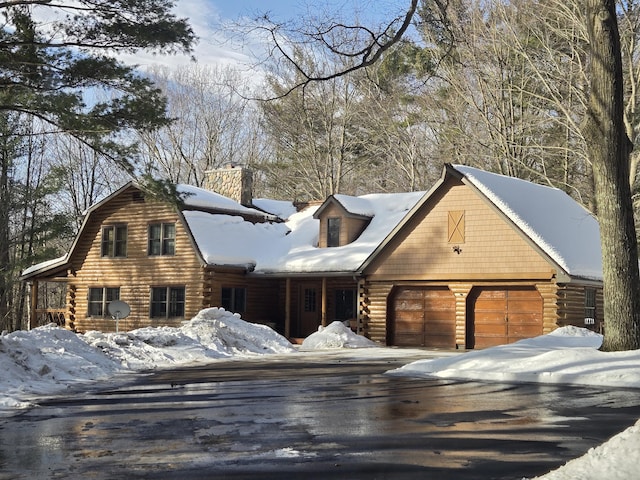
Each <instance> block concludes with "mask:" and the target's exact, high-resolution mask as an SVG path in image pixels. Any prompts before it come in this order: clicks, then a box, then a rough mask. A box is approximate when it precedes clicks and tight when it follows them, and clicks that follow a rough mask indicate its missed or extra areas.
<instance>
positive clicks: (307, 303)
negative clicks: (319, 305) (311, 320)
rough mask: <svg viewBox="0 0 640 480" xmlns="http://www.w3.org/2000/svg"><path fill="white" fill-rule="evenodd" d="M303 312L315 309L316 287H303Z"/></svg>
mask: <svg viewBox="0 0 640 480" xmlns="http://www.w3.org/2000/svg"><path fill="white" fill-rule="evenodd" d="M303 308H304V311H305V312H315V311H316V289H315V288H305V289H304V305H303Z"/></svg>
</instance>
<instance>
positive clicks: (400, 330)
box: [388, 287, 456, 348]
mask: <svg viewBox="0 0 640 480" xmlns="http://www.w3.org/2000/svg"><path fill="white" fill-rule="evenodd" d="M391 298H392V300H391V312H392V317H393V320H392V321H391V322H389V327H390V328H389V329H390V331H389V332H388V338H389V339H390V341H389V344H390V345H396V346H399V347H432V348H455V345H456V305H455V297H454V295H453V293H452V292H451V291H450V290H449V289H448V288H446V287H442V288H438V287H399V288H397V289H396V290H395V292H394V293H393V294H392V297H391Z"/></svg>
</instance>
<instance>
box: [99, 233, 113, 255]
mask: <svg viewBox="0 0 640 480" xmlns="http://www.w3.org/2000/svg"><path fill="white" fill-rule="evenodd" d="M113 230H114V228H113V227H103V229H102V252H101V254H102V256H103V257H113V246H114V231H113Z"/></svg>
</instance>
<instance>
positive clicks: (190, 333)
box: [83, 308, 295, 370]
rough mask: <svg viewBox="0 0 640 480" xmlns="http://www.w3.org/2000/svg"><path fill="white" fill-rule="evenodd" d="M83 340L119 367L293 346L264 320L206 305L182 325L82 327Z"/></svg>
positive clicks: (152, 365) (144, 367)
mask: <svg viewBox="0 0 640 480" xmlns="http://www.w3.org/2000/svg"><path fill="white" fill-rule="evenodd" d="M83 339H84V340H85V341H86V342H87V343H88V344H89V345H91V346H92V347H95V348H99V349H100V350H102V351H103V352H105V353H106V354H107V355H108V356H109V357H110V358H113V359H115V360H117V361H118V362H119V363H120V364H121V365H122V366H123V367H124V368H127V369H133V370H151V369H153V368H156V367H158V366H160V367H166V366H171V365H176V364H180V365H184V364H188V363H195V362H202V361H207V360H211V359H217V358H228V357H232V356H247V355H254V354H269V353H289V352H293V351H295V349H294V347H293V346H292V345H291V343H289V341H288V340H287V339H286V338H284V337H283V336H281V335H280V334H278V333H277V332H275V331H274V330H273V329H271V328H269V327H268V326H266V325H257V324H254V323H248V322H245V321H244V320H242V319H241V318H240V316H239V315H237V314H233V313H231V312H227V311H225V310H224V309H222V308H208V309H205V310H202V311H201V312H200V313H198V314H197V315H196V316H195V317H194V318H193V319H192V320H190V321H189V322H187V323H185V324H184V325H183V326H182V327H181V328H172V327H145V328H140V329H138V330H132V331H130V332H125V333H102V332H96V331H92V332H87V333H85V334H84V336H83Z"/></svg>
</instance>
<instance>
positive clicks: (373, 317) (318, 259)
mask: <svg viewBox="0 0 640 480" xmlns="http://www.w3.org/2000/svg"><path fill="white" fill-rule="evenodd" d="M250 183H251V175H250V173H247V170H246V169H242V168H228V169H221V170H216V171H212V172H209V182H208V188H207V189H200V188H195V187H190V186H186V185H179V186H177V190H178V191H179V192H180V193H181V195H182V197H183V202H182V203H181V204H180V207H178V206H176V205H177V204H176V205H172V204H169V203H163V202H160V201H157V200H154V199H151V198H148V197H146V196H145V195H144V192H142V191H141V189H140V188H139V187H138V186H137V185H136V184H135V183H129V184H127V185H125V186H123V187H122V188H120V189H119V190H118V191H116V192H114V193H113V194H112V195H110V196H108V197H107V198H105V199H104V200H102V201H100V202H99V203H97V204H95V205H94V206H92V207H91V208H90V209H89V210H88V211H87V214H86V216H85V220H84V223H83V225H82V227H81V229H80V231H79V233H78V235H77V237H76V239H75V241H74V243H73V245H72V247H71V249H70V250H69V252H68V253H67V254H66V255H65V256H64V257H61V258H59V259H55V260H52V261H49V262H45V263H42V264H39V265H35V266H33V267H31V268H29V269H27V270H26V271H25V272H23V275H22V279H23V280H24V281H26V282H29V284H30V286H31V293H32V294H31V325H32V326H37V325H39V324H42V323H44V322H46V321H50V320H52V319H55V320H57V321H58V322H59V323H61V324H64V326H65V327H66V328H70V329H73V330H76V331H87V330H102V331H112V330H114V329H115V328H116V322H114V319H113V318H112V317H111V316H110V315H109V314H108V305H109V302H112V301H114V300H121V301H124V302H127V304H128V305H129V306H130V314H129V315H128V316H127V317H126V318H124V319H121V320H119V326H120V329H122V330H131V329H135V328H140V327H143V326H150V325H158V326H159V325H172V326H177V325H179V324H180V323H181V322H183V321H185V320H188V319H190V318H192V317H193V316H194V315H195V314H196V313H197V312H198V311H199V310H200V309H202V308H206V307H210V306H222V307H224V308H226V309H228V310H231V311H234V312H238V313H239V314H240V315H241V316H242V318H243V319H245V320H247V321H251V322H256V323H264V324H268V325H271V326H272V327H273V328H274V329H276V330H278V331H279V332H280V333H282V334H284V335H285V336H287V337H289V338H292V339H298V338H303V337H306V336H307V335H309V334H311V333H313V332H314V331H316V330H317V328H318V326H319V325H327V324H328V323H330V322H332V321H335V320H340V321H345V322H347V321H348V322H349V323H350V324H351V326H352V328H353V329H354V330H355V331H357V332H358V333H360V334H362V335H365V336H367V337H369V338H371V339H372V340H375V341H377V342H380V343H381V344H386V345H396V346H425V347H434V348H484V347H488V346H492V345H497V344H502V343H509V342H513V341H516V340H519V339H521V338H527V337H532V336H536V335H541V334H543V333H548V332H550V331H552V330H553V329H555V328H557V327H558V326H563V325H569V324H572V325H577V326H581V327H587V328H591V329H594V330H600V331H601V329H602V265H601V258H600V245H599V231H598V224H597V221H596V220H595V218H594V217H593V216H592V215H591V214H590V213H589V212H588V211H587V210H585V209H584V208H583V207H581V206H580V205H579V204H578V203H576V202H575V201H574V200H572V199H571V198H570V197H569V196H568V195H566V194H565V193H564V192H562V191H560V190H558V189H554V188H549V187H545V186H541V185H536V184H533V183H530V182H526V181H523V180H519V179H515V178H510V177H505V176H501V175H497V174H493V173H488V172H484V171H482V170H478V169H475V168H471V167H466V166H460V165H446V166H445V168H444V170H443V174H442V177H441V178H440V180H439V181H438V182H437V183H436V185H434V186H433V188H432V189H431V190H430V191H428V192H411V193H392V194H373V195H364V196H361V197H352V196H347V195H332V196H330V197H329V198H327V199H326V200H325V201H324V202H322V203H319V204H316V205H309V206H306V207H305V208H297V209H296V208H294V206H293V205H292V204H291V203H289V202H277V201H269V200H264V199H262V200H261V199H252V198H251V185H250ZM213 189H215V190H217V191H218V192H219V193H215V192H214V191H212V190H213ZM222 193H224V194H225V195H226V196H225V195H222ZM50 282H56V283H59V284H62V285H64V286H65V289H66V298H65V302H66V305H64V306H56V307H57V308H52V307H51V306H48V305H45V304H44V300H43V297H44V296H43V295H41V294H40V293H39V292H41V291H42V287H43V285H46V284H49V283H50ZM45 298H46V297H45Z"/></svg>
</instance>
